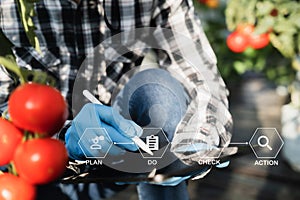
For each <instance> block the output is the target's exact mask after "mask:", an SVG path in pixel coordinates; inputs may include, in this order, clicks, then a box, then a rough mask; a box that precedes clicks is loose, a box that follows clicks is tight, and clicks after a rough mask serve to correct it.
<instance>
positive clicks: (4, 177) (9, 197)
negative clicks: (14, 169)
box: [0, 173, 36, 200]
mask: <svg viewBox="0 0 300 200" xmlns="http://www.w3.org/2000/svg"><path fill="white" fill-rule="evenodd" d="M35 196H36V191H35V187H34V186H33V185H31V184H29V183H27V182H26V181H24V180H23V179H21V178H19V177H17V176H14V175H12V174H9V173H4V174H1V175H0V200H20V199H22V200H34V199H35Z"/></svg>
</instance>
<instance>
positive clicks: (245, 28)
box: [236, 24, 254, 37]
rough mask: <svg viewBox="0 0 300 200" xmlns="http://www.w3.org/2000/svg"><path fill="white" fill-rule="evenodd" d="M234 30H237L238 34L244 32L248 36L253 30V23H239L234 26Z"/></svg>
mask: <svg viewBox="0 0 300 200" xmlns="http://www.w3.org/2000/svg"><path fill="white" fill-rule="evenodd" d="M236 31H237V32H239V33H240V34H244V35H246V36H247V37H249V36H250V35H252V33H253V32H254V25H252V24H239V25H238V26H237V28H236Z"/></svg>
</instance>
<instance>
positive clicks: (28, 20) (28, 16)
mask: <svg viewBox="0 0 300 200" xmlns="http://www.w3.org/2000/svg"><path fill="white" fill-rule="evenodd" d="M32 1H33V0H31V1H28V0H18V9H19V13H20V17H21V20H22V24H23V27H24V30H25V33H26V35H27V38H28V40H29V42H30V44H31V45H32V46H33V47H34V48H35V49H36V50H37V52H39V53H40V52H41V50H40V44H39V41H38V38H37V36H36V34H35V32H34V31H35V26H34V23H33V21H32V17H33V16H34V15H35V13H34V3H33V2H35V1H33V2H32Z"/></svg>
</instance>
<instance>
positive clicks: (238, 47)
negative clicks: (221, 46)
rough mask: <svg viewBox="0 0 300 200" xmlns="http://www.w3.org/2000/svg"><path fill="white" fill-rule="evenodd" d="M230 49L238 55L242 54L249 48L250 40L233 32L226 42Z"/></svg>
mask: <svg viewBox="0 0 300 200" xmlns="http://www.w3.org/2000/svg"><path fill="white" fill-rule="evenodd" d="M226 43H227V46H228V48H229V49H230V50H231V51H233V52H236V53H241V52H243V51H245V50H246V48H247V47H248V38H247V37H246V36H245V35H244V34H241V33H239V32H237V31H235V32H232V33H231V34H230V35H229V36H228V37H227V40H226Z"/></svg>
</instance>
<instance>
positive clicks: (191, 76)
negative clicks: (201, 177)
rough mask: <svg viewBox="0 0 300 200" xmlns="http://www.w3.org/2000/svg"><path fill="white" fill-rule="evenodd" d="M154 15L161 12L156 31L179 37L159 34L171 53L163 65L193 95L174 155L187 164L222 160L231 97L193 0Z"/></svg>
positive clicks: (172, 1) (169, 4)
mask: <svg viewBox="0 0 300 200" xmlns="http://www.w3.org/2000/svg"><path fill="white" fill-rule="evenodd" d="M167 12H168V13H167ZM154 13H157V14H156V15H155V16H154V22H155V23H156V26H161V27H163V28H167V29H171V30H172V31H173V32H174V34H173V36H174V37H166V35H165V34H164V31H161V32H158V33H157V35H156V38H157V40H158V41H163V42H161V43H163V44H164V45H165V48H164V49H169V51H167V56H161V55H159V56H158V58H160V60H159V64H160V66H161V67H163V68H166V69H167V70H168V71H169V72H170V73H171V74H172V75H173V76H174V77H175V78H177V79H178V80H180V82H181V83H182V84H183V85H184V87H185V89H186V90H187V92H188V94H189V96H190V102H189V105H188V108H187V112H186V114H185V116H184V117H183V119H182V121H181V122H180V124H179V125H178V126H177V129H176V133H175V134H174V138H173V142H172V151H174V153H175V154H176V155H177V156H178V157H179V158H180V159H181V160H182V161H183V162H185V163H186V164H191V163H193V162H197V161H199V160H200V159H205V158H207V157H218V155H219V154H220V153H221V151H226V150H227V149H223V148H224V147H227V146H228V145H229V142H230V139H231V127H232V118H231V115H230V113H229V111H228V100H227V95H228V92H227V89H226V86H225V84H224V82H223V80H222V78H221V77H220V75H219V73H218V70H217V66H216V63H217V61H216V57H215V54H214V52H213V50H212V48H211V47H210V45H209V43H208V41H207V38H206V36H205V34H204V32H203V30H202V27H201V24H200V21H199V19H197V17H196V16H195V14H194V8H193V5H192V1H189V0H183V1H176V0H169V1H166V2H164V3H159V5H158V6H157V9H156V10H155V11H154ZM165 53H166V52H161V51H159V52H158V54H165ZM178 55H179V56H178ZM168 63H170V64H168ZM189 144H193V146H192V148H193V149H194V150H195V151H192V152H190V153H188V154H187V152H186V148H187V146H190V145H189ZM210 148H211V149H210Z"/></svg>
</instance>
